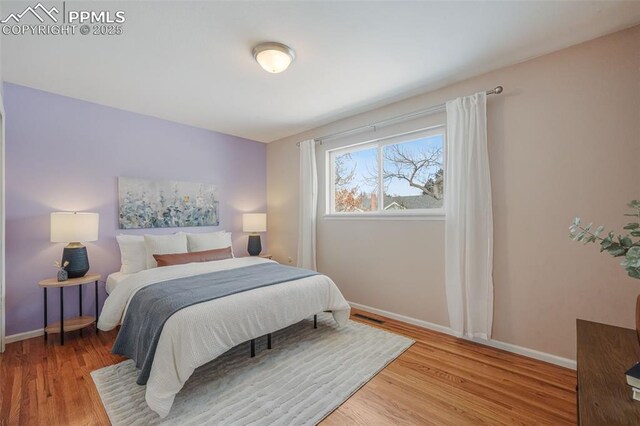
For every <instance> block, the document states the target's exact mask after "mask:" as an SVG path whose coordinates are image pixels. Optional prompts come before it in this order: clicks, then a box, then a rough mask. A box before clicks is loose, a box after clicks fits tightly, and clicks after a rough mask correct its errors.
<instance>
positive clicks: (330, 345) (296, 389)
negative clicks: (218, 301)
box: [91, 314, 414, 426]
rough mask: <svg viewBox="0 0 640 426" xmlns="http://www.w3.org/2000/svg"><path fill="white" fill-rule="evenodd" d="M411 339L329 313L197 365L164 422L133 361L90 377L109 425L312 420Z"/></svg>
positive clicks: (317, 419)
mask: <svg viewBox="0 0 640 426" xmlns="http://www.w3.org/2000/svg"><path fill="white" fill-rule="evenodd" d="M413 343H414V342H413V340H411V339H408V338H406V337H404V336H400V335H397V334H393V333H389V332H386V331H383V330H379V329H377V328H373V327H370V326H368V325H364V324H360V323H356V322H353V321H349V323H348V324H347V325H346V326H344V327H338V326H337V325H336V324H335V322H334V321H333V318H332V317H331V315H330V314H321V315H319V316H318V328H317V329H314V328H313V321H308V320H307V321H302V322H300V323H298V324H295V325H293V326H291V327H289V328H287V329H285V330H281V331H279V332H276V333H274V334H273V349H271V350H267V349H266V337H262V338H260V339H258V341H257V345H256V346H257V349H256V350H257V353H256V357H255V358H250V357H249V343H245V344H242V345H240V346H237V347H235V348H233V349H231V350H230V351H229V352H227V353H225V354H224V355H222V356H221V357H219V358H218V359H216V360H214V361H211V362H210V363H208V364H206V365H204V366H202V367H200V368H198V369H197V370H196V371H195V373H194V374H193V375H192V376H191V378H190V379H189V380H188V381H187V383H186V384H185V386H184V388H183V389H182V390H181V391H180V393H178V395H177V396H176V399H175V401H174V403H173V407H172V408H171V412H170V413H169V415H168V416H167V417H166V418H165V419H160V418H159V417H158V415H157V414H155V413H154V412H153V411H151V410H150V409H149V407H147V404H146V402H145V400H144V391H145V387H144V386H139V385H137V384H136V383H135V381H136V370H135V367H134V365H133V361H130V360H127V361H124V362H121V363H119V364H116V365H112V366H109V367H105V368H101V369H100V370H96V371H93V372H92V373H91V376H92V377H93V381H94V382H95V384H96V387H97V388H98V392H99V393H100V397H101V398H102V403H103V404H104V406H105V408H106V410H107V414H108V415H109V419H110V420H111V422H112V423H113V424H114V425H127V426H132V425H151V424H153V425H156V424H163V425H205V424H206V425H314V424H317V423H318V422H320V421H321V420H322V419H323V418H325V417H326V416H328V415H329V414H330V413H331V412H332V411H333V410H335V409H336V408H338V406H339V405H340V404H342V403H343V402H344V401H346V400H347V398H349V397H350V396H351V395H352V394H353V393H354V392H356V391H357V390H358V389H359V388H360V387H361V386H362V385H364V384H365V383H367V382H368V381H369V380H370V379H371V378H372V377H373V376H375V375H376V374H377V373H378V372H379V371H380V370H382V369H383V368H384V367H385V366H386V365H387V364H389V363H390V362H391V361H393V360H394V359H395V358H397V357H398V356H399V355H400V354H401V353H402V352H404V351H405V350H406V349H407V348H409V347H410V346H411V345H412V344H413Z"/></svg>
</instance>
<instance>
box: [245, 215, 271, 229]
mask: <svg viewBox="0 0 640 426" xmlns="http://www.w3.org/2000/svg"><path fill="white" fill-rule="evenodd" d="M266 231H267V214H266V213H245V214H243V215H242V232H266Z"/></svg>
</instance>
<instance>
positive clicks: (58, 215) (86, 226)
mask: <svg viewBox="0 0 640 426" xmlns="http://www.w3.org/2000/svg"><path fill="white" fill-rule="evenodd" d="M98 217H99V215H98V213H78V212H53V213H51V242H52V243H80V242H85V241H96V240H97V239H98V223H99V221H98Z"/></svg>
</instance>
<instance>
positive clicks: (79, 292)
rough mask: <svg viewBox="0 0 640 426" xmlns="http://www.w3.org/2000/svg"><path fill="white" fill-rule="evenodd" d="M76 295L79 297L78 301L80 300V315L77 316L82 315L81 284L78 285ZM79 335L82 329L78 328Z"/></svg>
mask: <svg viewBox="0 0 640 426" xmlns="http://www.w3.org/2000/svg"><path fill="white" fill-rule="evenodd" d="M78 295H79V297H78V299H79V300H78V301H79V302H80V307H79V309H80V311H79V312H80V315H79V316H82V285H79V286H78ZM80 335H81V336H82V329H80Z"/></svg>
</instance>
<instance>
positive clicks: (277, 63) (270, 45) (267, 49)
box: [253, 41, 296, 74]
mask: <svg viewBox="0 0 640 426" xmlns="http://www.w3.org/2000/svg"><path fill="white" fill-rule="evenodd" d="M253 57H254V58H255V60H256V61H257V62H258V63H259V64H260V66H261V67H262V68H264V69H265V71H268V72H270V73H274V74H277V73H279V72H282V71H284V70H286V69H287V68H288V67H289V65H291V62H293V60H294V59H295V58H296V53H295V52H294V51H293V49H292V48H290V47H289V46H286V45H284V44H282V43H276V42H274V41H268V42H266V43H260V44H259V45H257V46H256V47H254V48H253Z"/></svg>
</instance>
